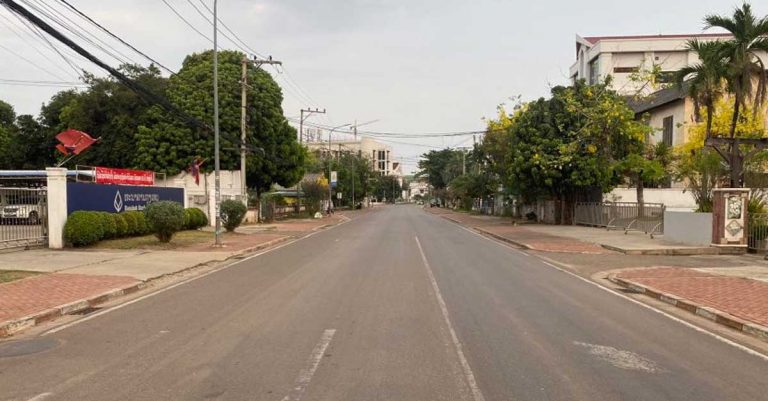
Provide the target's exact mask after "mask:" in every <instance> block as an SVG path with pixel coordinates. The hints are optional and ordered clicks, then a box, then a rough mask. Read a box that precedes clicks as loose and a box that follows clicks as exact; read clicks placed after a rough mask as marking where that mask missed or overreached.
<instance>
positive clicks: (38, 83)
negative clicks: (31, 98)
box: [0, 78, 88, 88]
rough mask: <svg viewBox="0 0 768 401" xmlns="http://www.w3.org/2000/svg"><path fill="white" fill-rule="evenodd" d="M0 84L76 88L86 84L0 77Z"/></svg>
mask: <svg viewBox="0 0 768 401" xmlns="http://www.w3.org/2000/svg"><path fill="white" fill-rule="evenodd" d="M0 85H15V86H50V87H59V88H61V87H64V88H78V87H87V86H88V85H87V84H84V83H82V82H67V81H34V80H24V79H3V78H0Z"/></svg>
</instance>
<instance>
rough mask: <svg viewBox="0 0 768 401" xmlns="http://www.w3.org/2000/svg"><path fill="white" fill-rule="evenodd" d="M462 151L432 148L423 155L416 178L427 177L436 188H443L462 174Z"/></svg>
mask: <svg viewBox="0 0 768 401" xmlns="http://www.w3.org/2000/svg"><path fill="white" fill-rule="evenodd" d="M461 163H462V153H461V151H459V150H456V149H442V150H431V151H429V152H428V153H425V154H423V155H422V156H421V160H419V169H420V170H419V171H418V172H417V173H416V178H422V177H423V178H425V179H426V180H427V182H428V183H429V185H431V186H432V187H433V188H435V189H436V190H443V189H445V188H447V187H448V184H449V183H450V182H451V181H452V180H453V179H454V178H456V177H458V176H460V175H461V174H462V164H461Z"/></svg>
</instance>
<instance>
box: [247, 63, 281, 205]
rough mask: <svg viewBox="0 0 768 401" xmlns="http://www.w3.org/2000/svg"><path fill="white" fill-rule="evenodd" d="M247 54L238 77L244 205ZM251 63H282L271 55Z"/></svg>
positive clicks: (258, 64)
mask: <svg viewBox="0 0 768 401" xmlns="http://www.w3.org/2000/svg"><path fill="white" fill-rule="evenodd" d="M249 61H250V60H248V56H246V55H243V59H242V61H241V65H242V75H241V77H240V87H241V93H240V185H241V186H242V193H243V197H244V199H245V201H246V205H247V204H248V184H247V183H246V180H245V167H246V164H247V163H246V157H245V156H246V153H247V149H246V147H245V143H246V133H247V131H246V105H247V103H248V96H247V91H246V89H247V88H248V87H249V86H248V62H249ZM253 64H254V65H255V66H256V69H259V68H260V67H261V66H262V65H264V64H270V65H282V64H283V63H282V62H280V61H277V60H272V56H270V57H269V58H268V59H266V60H259V59H257V58H255V57H254V59H253Z"/></svg>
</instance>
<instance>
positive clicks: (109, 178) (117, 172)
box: [94, 167, 155, 186]
mask: <svg viewBox="0 0 768 401" xmlns="http://www.w3.org/2000/svg"><path fill="white" fill-rule="evenodd" d="M94 171H95V172H96V183H97V184H122V185H147V186H151V185H155V173H154V172H152V171H142V170H128V169H124V168H109V167H95V168H94Z"/></svg>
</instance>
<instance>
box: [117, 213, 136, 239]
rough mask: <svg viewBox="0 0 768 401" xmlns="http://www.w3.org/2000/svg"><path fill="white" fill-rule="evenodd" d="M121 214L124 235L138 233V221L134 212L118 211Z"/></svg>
mask: <svg viewBox="0 0 768 401" xmlns="http://www.w3.org/2000/svg"><path fill="white" fill-rule="evenodd" d="M120 215H121V216H123V220H125V226H126V230H125V235H126V236H132V235H138V234H139V226H138V222H137V221H136V214H134V213H131V212H123V213H120Z"/></svg>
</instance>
